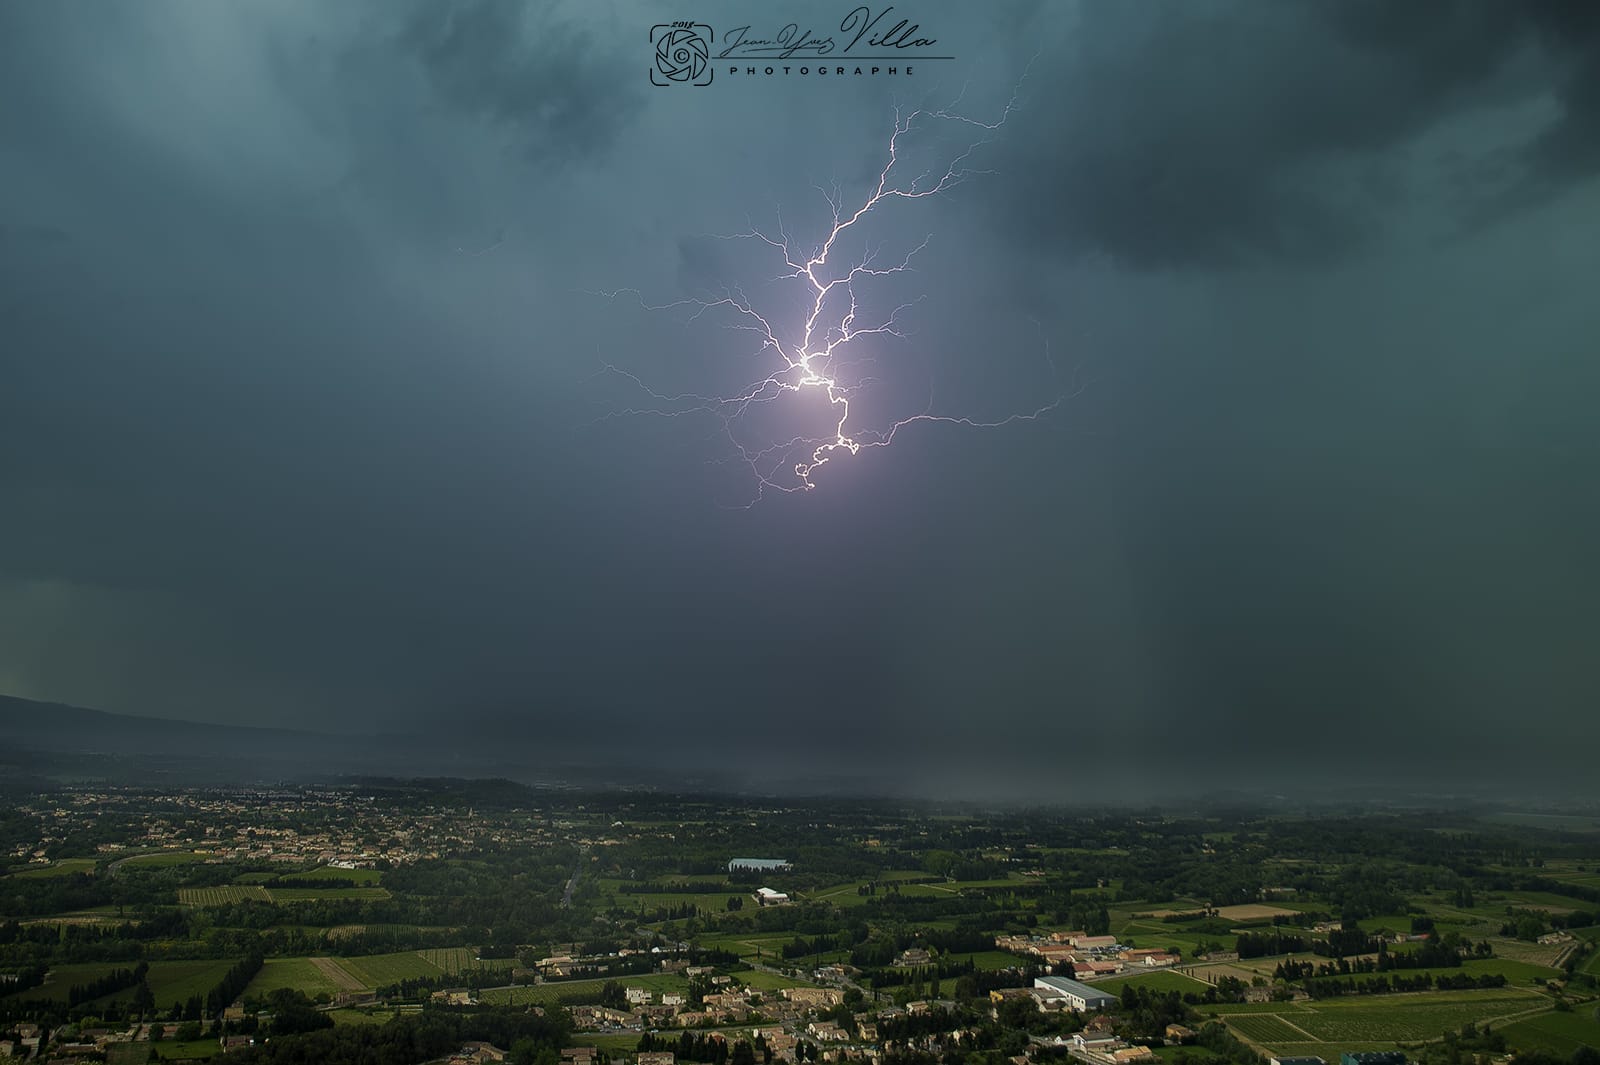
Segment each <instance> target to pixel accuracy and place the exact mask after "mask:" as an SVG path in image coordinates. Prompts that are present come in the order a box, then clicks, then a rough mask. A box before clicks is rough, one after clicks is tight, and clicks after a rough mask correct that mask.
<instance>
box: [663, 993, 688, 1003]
mask: <svg viewBox="0 0 1600 1065" xmlns="http://www.w3.org/2000/svg"><path fill="white" fill-rule="evenodd" d="M687 1001H688V999H687V998H685V997H684V996H683V995H680V994H678V993H677V992H675V991H668V992H665V993H663V994H662V996H661V1004H662V1005H663V1006H681V1005H683V1004H684V1003H685V1002H687Z"/></svg>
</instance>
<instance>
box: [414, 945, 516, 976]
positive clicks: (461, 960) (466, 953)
mask: <svg viewBox="0 0 1600 1065" xmlns="http://www.w3.org/2000/svg"><path fill="white" fill-rule="evenodd" d="M417 954H418V955H419V956H420V957H421V958H422V960H423V961H425V962H427V963H428V964H430V965H434V966H437V967H438V969H439V971H440V972H446V973H462V972H466V971H468V970H469V969H513V968H515V967H516V964H517V960H516V959H515V958H479V957H478V952H477V951H475V950H473V949H472V948H471V947H443V948H438V949H434V950H419V951H417Z"/></svg>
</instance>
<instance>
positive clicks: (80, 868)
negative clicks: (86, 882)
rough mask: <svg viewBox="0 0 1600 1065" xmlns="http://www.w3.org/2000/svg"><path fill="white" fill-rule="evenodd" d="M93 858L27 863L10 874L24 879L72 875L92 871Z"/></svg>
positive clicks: (93, 865)
mask: <svg viewBox="0 0 1600 1065" xmlns="http://www.w3.org/2000/svg"><path fill="white" fill-rule="evenodd" d="M94 867H95V860H94V859H93V858H63V859H61V860H60V861H59V862H53V863H51V864H50V865H29V866H24V867H23V868H22V869H20V870H18V871H16V872H14V873H12V874H11V875H12V876H15V877H20V878H22V879H26V880H34V879H38V878H40V877H50V876H73V875H75V874H80V873H92V872H94Z"/></svg>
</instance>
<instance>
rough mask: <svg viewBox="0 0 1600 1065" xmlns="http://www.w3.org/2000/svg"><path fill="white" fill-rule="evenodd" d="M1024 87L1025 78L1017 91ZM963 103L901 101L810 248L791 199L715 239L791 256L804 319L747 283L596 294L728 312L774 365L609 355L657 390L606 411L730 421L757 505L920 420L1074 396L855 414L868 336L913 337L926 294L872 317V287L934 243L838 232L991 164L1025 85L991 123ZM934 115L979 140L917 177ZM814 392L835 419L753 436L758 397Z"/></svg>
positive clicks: (1041, 410) (784, 274)
mask: <svg viewBox="0 0 1600 1065" xmlns="http://www.w3.org/2000/svg"><path fill="white" fill-rule="evenodd" d="M1025 77H1026V74H1024V78H1025ZM1020 88H1021V82H1020V81H1019V82H1018V91H1020ZM963 95H964V93H963ZM960 103H961V98H960V97H958V98H957V100H956V101H955V102H954V103H952V104H951V105H950V107H948V108H943V109H937V110H923V109H918V110H911V111H902V110H901V108H900V107H899V106H898V105H896V107H895V110H894V126H893V129H892V131H891V132H890V133H889V136H888V143H887V145H886V148H885V153H884V160H883V163H882V166H881V168H880V169H879V171H878V175H877V181H876V183H875V184H874V185H873V186H872V187H871V189H870V191H868V192H867V193H866V194H865V195H864V196H862V197H861V198H860V199H859V200H852V201H851V204H850V206H848V207H847V206H846V205H845V201H844V197H843V196H842V195H841V193H840V191H839V188H838V186H837V184H835V186H834V187H833V189H832V190H831V191H830V190H828V189H823V188H820V187H819V188H818V191H819V192H820V193H821V195H822V196H823V197H824V199H825V200H826V201H827V204H828V207H829V209H830V213H831V216H832V223H831V226H830V227H829V228H828V231H827V234H826V235H825V236H824V237H823V238H822V239H821V240H820V241H818V242H816V243H814V244H812V245H811V246H810V250H809V251H802V250H800V248H801V246H800V243H799V242H798V241H797V240H796V238H795V237H794V236H793V235H791V234H790V233H789V231H788V229H787V228H786V227H785V225H784V222H783V215H782V212H781V210H780V211H779V212H778V213H777V228H776V230H774V231H771V232H769V231H766V230H762V229H759V228H757V227H755V226H754V225H753V224H752V225H751V226H750V228H749V229H747V230H746V231H744V232H742V233H735V234H731V235H726V236H718V237H717V238H716V239H718V240H729V241H754V242H757V243H758V244H759V245H761V246H764V247H765V248H766V249H768V253H769V254H771V255H772V257H773V259H774V261H777V260H781V261H782V264H783V265H782V266H781V267H780V268H779V269H780V272H779V273H778V275H777V276H776V277H774V278H772V279H771V280H773V281H777V282H792V283H793V285H795V286H797V287H798V289H799V293H800V294H802V295H803V300H802V302H803V305H804V306H805V312H804V315H803V318H802V320H801V321H800V322H799V324H798V325H797V326H794V327H791V328H789V329H784V328H781V327H780V325H779V324H778V322H777V321H776V320H775V315H774V314H773V313H771V312H770V311H763V310H761V309H758V308H757V307H756V306H755V305H754V304H753V303H752V301H751V300H750V299H749V298H748V297H747V296H746V295H745V293H744V291H743V289H742V288H739V287H730V288H725V289H724V290H723V291H722V293H721V295H720V296H719V297H717V298H705V299H702V298H694V299H682V300H675V301H672V302H670V303H664V304H651V303H648V302H646V300H645V298H644V295H643V293H642V292H640V290H638V289H631V288H625V289H617V290H613V291H606V292H596V293H589V295H593V296H598V297H601V298H604V299H607V300H610V301H612V302H616V301H636V302H637V304H638V306H639V307H640V309H642V310H644V311H647V312H662V311H670V310H673V309H686V310H687V311H689V312H690V313H689V315H688V320H687V322H686V323H685V324H689V323H693V322H696V321H698V320H700V319H701V318H704V317H706V316H719V317H722V318H723V319H724V324H725V326H726V327H727V328H730V329H734V330H740V331H748V332H751V333H753V334H755V337H756V340H757V343H758V347H757V350H756V352H755V355H756V357H757V359H758V360H764V361H766V362H767V364H768V365H769V366H770V367H771V370H770V372H768V373H766V374H765V375H764V376H761V377H759V378H757V379H754V380H752V381H750V382H749V383H748V384H747V385H746V386H745V387H743V388H740V389H738V390H737V391H735V392H734V393H733V394H731V395H704V394H700V393H693V392H683V393H667V392H661V391H657V390H656V389H654V388H652V387H651V386H650V385H649V384H647V383H646V382H645V381H644V380H643V379H642V378H641V377H640V376H639V375H638V374H635V373H633V372H630V371H628V370H625V369H623V368H620V367H618V366H615V365H612V364H610V363H606V364H604V366H603V368H602V370H601V373H602V374H609V375H614V376H616V377H619V378H622V379H624V380H626V381H628V382H629V383H630V384H631V385H632V386H633V387H634V388H636V389H637V390H638V391H639V393H640V394H642V395H643V396H645V397H647V402H645V403H644V404H641V405H639V406H632V407H628V408H626V409H623V410H615V411H612V412H611V413H610V414H608V415H606V416H605V418H603V419H602V420H606V419H609V418H614V417H625V416H639V415H655V416H662V417H680V416H685V415H692V414H707V415H711V416H713V417H714V418H716V419H717V420H719V421H720V423H721V427H722V431H723V434H724V435H725V436H726V438H727V440H728V442H729V444H730V445H731V446H732V449H733V452H734V454H735V455H736V456H737V458H736V459H732V460H730V461H737V462H741V463H742V464H743V465H744V466H746V467H747V468H748V470H749V471H750V474H751V475H752V477H753V479H754V485H755V487H754V494H753V498H751V499H750V501H749V503H748V504H746V505H750V506H753V505H754V504H755V503H757V502H760V500H761V499H762V498H763V497H764V495H765V493H767V492H768V491H779V492H807V491H811V490H812V489H814V488H816V486H817V482H816V480H815V478H816V476H817V472H818V471H819V470H820V469H821V468H822V467H823V466H825V465H827V464H828V463H829V462H830V461H832V460H834V459H835V458H838V457H841V456H845V455H855V454H858V453H859V452H860V451H862V450H863V449H865V448H886V447H888V446H889V445H890V444H891V443H893V441H894V439H895V437H896V435H897V434H899V433H900V432H901V431H902V430H905V429H907V428H909V427H910V426H913V425H918V424H921V423H925V422H926V423H944V424H950V425H957V426H964V427H967V428H978V429H997V428H1000V427H1001V426H1005V425H1009V424H1012V423H1015V422H1025V421H1033V420H1037V419H1039V418H1042V417H1044V416H1045V415H1047V414H1049V413H1050V412H1052V411H1054V410H1056V409H1057V408H1058V407H1060V406H1061V404H1062V403H1064V402H1065V401H1067V400H1068V399H1070V398H1072V396H1073V395H1075V394H1076V391H1077V390H1070V391H1066V392H1058V393H1057V394H1056V395H1055V397H1054V398H1053V399H1052V400H1051V401H1050V402H1048V403H1045V404H1043V405H1041V406H1038V407H1035V408H1033V409H1030V410H1023V411H1017V412H1015V413H1012V414H1010V415H1007V416H1005V417H1002V418H999V419H997V420H980V419H977V418H972V417H967V416H962V415H953V414H936V413H934V412H933V410H932V406H933V401H932V396H931V393H930V397H929V402H928V406H927V408H925V409H924V410H922V411H921V412H920V413H917V414H913V415H910V416H909V417H903V418H900V419H898V420H896V421H893V422H890V423H888V424H887V425H881V426H878V427H872V426H862V425H858V424H856V423H855V421H854V420H853V418H852V414H853V412H852V409H851V399H852V398H853V397H854V396H855V395H856V394H857V393H859V392H860V391H861V390H863V389H864V388H866V387H867V386H869V385H871V384H873V383H875V379H874V378H871V377H868V376H865V375H864V373H862V370H863V369H864V368H865V367H867V366H869V365H870V364H872V363H873V362H874V361H875V356H874V355H873V354H871V353H870V352H864V351H863V349H866V348H868V347H869V344H868V343H867V342H868V341H869V338H877V339H880V340H881V339H882V338H884V337H893V338H896V339H898V340H907V339H908V338H909V334H908V333H907V332H905V331H904V330H903V327H902V325H901V319H902V315H904V314H905V313H906V312H907V311H909V310H910V309H911V307H912V306H913V305H914V304H915V303H919V302H921V298H920V297H919V298H918V299H916V300H913V301H911V302H908V303H901V304H899V305H897V306H896V307H894V308H893V309H892V310H890V311H889V312H888V313H887V314H878V315H875V316H874V315H871V314H869V313H868V312H866V311H865V310H864V296H865V294H866V291H867V289H869V288H870V287H871V282H872V281H873V280H874V279H881V278H885V277H891V276H893V275H897V274H902V273H907V272H910V271H911V270H912V263H913V260H914V259H915V258H916V257H917V256H918V255H919V254H920V253H922V252H923V251H925V250H926V249H927V247H928V243H929V240H930V239H931V238H924V239H923V240H922V241H921V242H920V243H918V244H916V245H915V246H913V247H911V248H910V249H909V250H908V251H906V252H905V253H904V254H903V255H900V256H898V258H895V259H890V260H885V259H884V258H883V255H882V253H883V246H882V245H881V244H878V245H872V244H867V245H866V249H865V251H864V252H863V253H862V254H861V255H860V256H859V258H856V259H854V260H853V261H846V262H844V263H843V264H840V263H837V262H836V259H837V258H838V254H837V253H839V252H840V248H839V245H840V242H841V240H842V239H844V238H846V237H847V236H853V237H864V232H865V230H866V229H867V227H868V226H869V224H870V223H871V221H872V220H873V219H874V218H876V217H877V216H878V215H880V214H881V213H882V212H883V211H884V210H885V209H886V208H887V207H888V206H889V205H891V204H893V203H896V202H900V201H907V202H913V203H914V202H916V201H919V200H924V199H929V198H931V197H934V196H938V195H941V194H943V193H946V192H948V191H949V190H950V189H952V188H954V187H956V186H957V185H960V184H962V183H963V182H965V181H968V180H970V179H971V178H974V177H977V176H979V175H983V174H989V173H992V171H988V170H978V169H975V168H974V167H973V166H972V162H971V161H972V159H973V156H974V155H975V154H976V153H977V152H978V151H979V150H980V149H981V148H982V147H983V146H984V145H986V144H988V143H990V142H991V141H992V140H993V139H994V138H995V137H996V136H997V135H998V133H999V131H1000V130H1001V129H1002V127H1003V126H1004V125H1005V123H1006V121H1007V119H1009V118H1010V116H1011V114H1012V112H1013V111H1015V110H1016V108H1017V93H1016V92H1013V94H1012V96H1011V99H1010V100H1009V101H1007V103H1006V105H1005V107H1004V108H1003V109H1002V111H1001V113H1000V115H999V117H998V118H996V119H995V120H994V121H993V122H982V121H979V120H977V119H974V118H971V117H968V116H965V115H962V114H960V113H959V112H958V111H956V110H955V108H957V107H959V106H960ZM936 123H947V124H951V125H954V126H958V127H964V128H965V129H967V130H968V131H969V132H970V134H971V139H970V140H969V141H968V142H967V145H966V147H965V149H963V150H961V151H960V152H959V153H957V154H955V155H954V156H953V158H951V159H950V161H949V162H948V163H947V164H945V165H943V166H942V167H934V168H930V169H925V170H923V171H922V172H921V173H919V174H917V175H916V176H914V177H907V175H905V174H904V173H902V171H903V170H904V169H905V166H904V160H905V157H906V148H907V142H908V141H910V140H911V139H912V138H914V137H915V136H916V134H917V133H918V132H919V131H921V130H923V129H926V128H928V127H930V126H932V125H934V124H936ZM853 231H854V232H853ZM1041 334H1042V329H1041ZM1041 340H1043V337H1042V336H1041ZM858 352H860V353H859V354H858ZM1043 355H1044V359H1045V361H1046V363H1047V364H1048V365H1049V367H1050V372H1051V375H1052V378H1055V376H1056V373H1055V364H1054V362H1053V361H1052V360H1051V357H1050V349H1049V344H1048V341H1044V352H1043ZM808 392H816V393H819V394H821V395H823V396H826V398H827V404H828V408H827V409H828V412H829V413H828V414H827V417H826V420H825V421H823V423H822V424H823V426H825V427H826V428H824V429H822V431H820V432H817V433H816V434H815V435H802V436H795V437H792V438H790V439H787V440H768V441H764V442H763V441H759V440H752V439H750V438H751V436H752V435H753V434H751V433H750V432H748V431H746V429H745V419H746V415H747V414H749V413H750V412H751V410H752V409H753V408H757V407H760V406H763V405H766V404H772V403H777V402H779V401H782V400H784V399H786V398H790V397H793V396H795V395H797V394H802V393H808ZM819 428H821V427H819Z"/></svg>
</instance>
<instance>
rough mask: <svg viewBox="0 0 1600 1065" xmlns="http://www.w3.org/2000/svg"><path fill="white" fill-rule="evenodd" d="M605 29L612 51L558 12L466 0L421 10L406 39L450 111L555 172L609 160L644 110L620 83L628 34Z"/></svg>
mask: <svg viewBox="0 0 1600 1065" xmlns="http://www.w3.org/2000/svg"><path fill="white" fill-rule="evenodd" d="M600 21H601V22H602V23H603V22H604V20H603V19H601V20H600ZM627 28H628V29H633V28H634V27H632V26H629V27H627ZM603 31H610V34H611V41H610V43H603V42H601V41H600V40H599V39H598V34H597V33H596V32H593V31H591V30H588V29H585V28H584V27H583V26H581V25H578V24H577V23H576V22H575V21H565V20H563V19H562V18H561V17H559V16H557V15H556V14H554V13H553V10H552V9H549V8H543V9H541V8H540V7H537V6H524V5H520V4H507V3H500V2H498V0H465V2H460V3H445V4H440V3H420V4H417V5H415V6H414V7H413V9H412V11H411V13H410V15H409V16H408V18H407V20H406V24H405V25H404V26H403V28H402V29H401V30H400V32H399V34H398V36H397V38H396V40H397V43H398V44H399V45H400V46H401V47H402V48H403V49H404V50H405V51H407V52H408V53H410V54H412V55H414V56H415V58H416V60H417V61H418V62H419V63H420V64H421V65H422V68H423V69H424V70H425V71H426V72H427V76H428V80H429V82H430V84H431V85H432V86H433V87H434V90H435V91H436V92H437V93H438V96H439V98H440V99H441V100H442V101H444V102H445V103H446V104H447V105H448V106H449V107H451V108H456V109H459V110H460V111H461V112H462V113H464V114H466V115H471V116H477V117H482V118H485V119H487V120H489V121H491V122H493V123H495V124H496V125H497V126H499V127H500V128H501V129H503V130H504V131H505V132H506V133H507V135H508V136H509V137H511V138H512V141H513V143H514V144H515V145H516V146H517V148H518V150H520V151H522V152H525V153H527V154H528V155H529V156H530V157H532V158H533V159H535V160H537V161H538V162H540V163H542V164H544V165H551V166H554V165H560V164H562V163H563V162H565V161H566V160H567V159H569V158H584V157H593V156H596V155H598V154H599V153H601V152H603V151H604V150H605V149H606V148H608V147H609V146H610V145H611V143H612V142H613V140H614V139H615V138H616V136H617V134H618V131H619V130H621V129H622V128H623V127H624V126H625V125H626V124H627V123H629V122H630V121H632V120H633V119H634V118H635V117H636V116H637V114H638V112H639V109H640V107H641V105H642V102H643V101H642V95H643V94H642V92H641V90H640V87H639V84H638V83H637V82H636V81H635V80H633V79H629V80H623V79H620V78H618V77H616V75H615V70H616V69H617V68H618V67H620V66H621V65H622V64H621V62H620V59H621V57H620V56H618V55H617V54H616V52H615V49H616V47H617V38H619V37H620V35H621V34H620V32H619V31H617V30H616V29H614V28H612V27H604V28H603Z"/></svg>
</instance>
